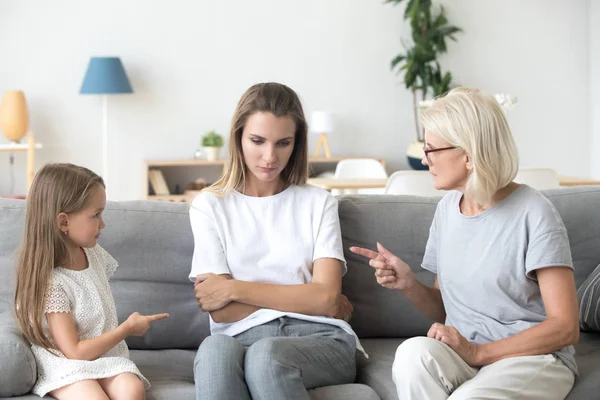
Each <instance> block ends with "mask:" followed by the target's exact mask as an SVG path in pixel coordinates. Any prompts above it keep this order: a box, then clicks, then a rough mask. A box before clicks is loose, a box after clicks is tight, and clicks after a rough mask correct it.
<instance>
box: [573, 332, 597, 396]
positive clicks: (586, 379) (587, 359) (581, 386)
mask: <svg viewBox="0 0 600 400" xmlns="http://www.w3.org/2000/svg"><path fill="white" fill-rule="evenodd" d="M598 360H600V334H598V333H581V335H580V337H579V343H577V344H576V345H575V362H576V363H577V368H578V370H579V377H578V378H577V379H576V380H575V385H574V386H573V389H572V390H571V393H569V395H568V396H567V398H566V400H580V399H581V400H584V399H597V398H598V382H600V362H598Z"/></svg>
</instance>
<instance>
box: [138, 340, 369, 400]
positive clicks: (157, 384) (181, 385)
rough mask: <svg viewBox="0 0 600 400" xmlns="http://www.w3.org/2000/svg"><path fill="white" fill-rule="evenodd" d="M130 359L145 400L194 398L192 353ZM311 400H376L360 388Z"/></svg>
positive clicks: (321, 393)
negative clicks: (145, 384)
mask: <svg viewBox="0 0 600 400" xmlns="http://www.w3.org/2000/svg"><path fill="white" fill-rule="evenodd" d="M130 356H131V359H132V360H133V361H134V362H135V363H136V365H137V366H138V368H139V369H140V371H141V372H142V374H144V376H145V377H146V378H147V379H148V380H149V381H150V384H151V385H152V387H151V388H150V391H149V392H148V398H149V399H190V400H193V399H195V398H196V395H195V388H194V357H196V352H195V351H193V350H132V351H131V352H130ZM310 398H311V400H379V396H377V394H376V392H375V391H374V390H373V389H372V388H370V387H368V386H366V385H361V384H349V385H334V386H326V387H322V388H317V389H314V390H311V391H310Z"/></svg>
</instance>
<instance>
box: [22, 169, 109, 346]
mask: <svg viewBox="0 0 600 400" xmlns="http://www.w3.org/2000/svg"><path fill="white" fill-rule="evenodd" d="M99 186H100V187H104V182H103V180H102V178H101V177H99V176H98V175H96V174H95V173H93V172H92V171H90V170H88V169H86V168H83V167H79V166H76V165H73V164H47V165H46V166H44V167H43V168H42V169H41V170H40V171H39V172H38V173H37V174H36V176H35V179H34V180H33V184H32V185H31V189H30V190H29V194H28V198H27V211H26V217H25V235H24V239H23V246H22V248H21V254H20V257H19V261H18V264H17V287H16V291H15V313H16V316H17V321H18V323H19V325H20V327H21V330H22V332H23V334H24V335H25V337H26V338H27V339H28V340H29V341H30V342H31V343H32V344H35V345H38V346H42V347H45V348H47V349H53V348H54V345H53V344H52V342H51V341H50V339H49V338H48V336H47V335H46V334H45V333H44V330H43V322H42V321H43V317H44V305H45V300H46V293H47V290H48V287H49V285H50V284H51V279H52V273H53V269H54V268H55V267H57V266H60V265H64V264H65V263H66V262H67V261H68V257H69V253H68V248H67V243H66V241H65V237H64V236H65V235H64V233H63V232H62V231H61V229H60V227H59V222H58V215H59V214H60V213H66V214H70V213H77V212H79V211H81V210H83V209H84V208H85V207H86V206H87V205H88V202H89V199H90V196H91V194H92V192H93V191H94V189H96V188H98V187H99Z"/></svg>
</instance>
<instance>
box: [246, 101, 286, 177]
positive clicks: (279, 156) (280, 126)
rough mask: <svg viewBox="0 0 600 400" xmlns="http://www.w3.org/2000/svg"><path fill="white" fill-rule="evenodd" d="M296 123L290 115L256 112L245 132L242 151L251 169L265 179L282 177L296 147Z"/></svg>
mask: <svg viewBox="0 0 600 400" xmlns="http://www.w3.org/2000/svg"><path fill="white" fill-rule="evenodd" d="M295 135H296V123H295V122H294V120H293V119H292V118H290V117H287V116H286V117H276V116H274V115H273V114H271V113H270V112H256V113H254V114H252V115H251V116H250V117H248V119H247V120H246V124H245V126H244V130H243V131H242V140H241V141H242V151H243V153H244V163H245V164H246V167H247V169H248V171H249V172H250V173H251V175H252V176H254V177H255V178H256V179H258V180H259V181H262V182H273V181H275V180H276V179H278V178H279V175H280V174H281V171H283V169H284V168H285V166H286V165H287V163H288V161H289V159H290V156H291V155H292V151H293V150H294V136H295Z"/></svg>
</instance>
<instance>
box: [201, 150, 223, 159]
mask: <svg viewBox="0 0 600 400" xmlns="http://www.w3.org/2000/svg"><path fill="white" fill-rule="evenodd" d="M219 150H221V148H220V147H204V154H206V159H207V160H208V161H217V160H218V159H219Z"/></svg>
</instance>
